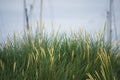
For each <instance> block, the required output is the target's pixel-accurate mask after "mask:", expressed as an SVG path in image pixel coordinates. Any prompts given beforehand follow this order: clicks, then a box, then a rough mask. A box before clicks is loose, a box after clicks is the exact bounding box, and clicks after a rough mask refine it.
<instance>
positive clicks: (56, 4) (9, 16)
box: [0, 0, 120, 41]
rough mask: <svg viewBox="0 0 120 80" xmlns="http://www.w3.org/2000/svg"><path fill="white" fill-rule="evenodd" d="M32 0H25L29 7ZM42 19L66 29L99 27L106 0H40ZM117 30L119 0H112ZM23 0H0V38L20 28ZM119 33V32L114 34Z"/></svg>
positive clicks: (36, 16)
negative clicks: (41, 3) (41, 1)
mask: <svg viewBox="0 0 120 80" xmlns="http://www.w3.org/2000/svg"><path fill="white" fill-rule="evenodd" d="M32 1H33V0H27V7H28V9H29V6H30V4H31V3H32ZM39 1H40V0H35V6H34V9H33V12H32V16H31V23H32V25H33V28H35V24H36V21H38V20H39V13H40V12H39V10H40V7H39V3H40V2H39ZM43 6H44V7H43V22H44V23H45V27H46V29H47V30H50V29H51V25H52V24H51V22H52V21H53V22H54V28H58V27H59V25H60V24H61V29H62V30H64V31H67V32H68V31H69V30H70V27H71V28H72V29H74V30H78V29H79V28H80V27H82V28H83V29H85V30H87V31H88V32H90V33H91V32H92V33H94V32H97V31H99V29H101V30H103V28H104V23H105V21H106V16H107V11H108V9H109V0H43ZM114 7H115V16H116V26H117V30H118V31H117V32H119V29H120V27H119V26H120V0H114ZM23 17H24V12H23V0H0V41H1V40H4V39H5V38H6V35H8V34H13V32H18V31H20V30H22V29H23V28H24V26H23V23H24V19H23ZM118 36H120V35H118Z"/></svg>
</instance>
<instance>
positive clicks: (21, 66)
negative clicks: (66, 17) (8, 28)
mask: <svg viewBox="0 0 120 80" xmlns="http://www.w3.org/2000/svg"><path fill="white" fill-rule="evenodd" d="M118 53H119V51H118V49H117V47H111V46H110V43H109V42H107V41H105V40H104V35H102V34H99V35H97V36H96V35H94V36H90V35H89V34H88V33H86V32H81V33H70V34H69V35H66V34H65V33H63V34H62V33H59V32H58V33H56V34H54V33H51V34H50V35H47V34H45V33H43V34H42V35H39V34H38V33H36V34H35V35H33V34H32V33H29V34H27V36H25V35H23V36H20V35H17V36H16V34H14V37H13V39H12V38H9V39H8V40H7V42H6V43H4V44H2V46H1V48H0V80H119V79H120V76H119V75H120V54H118Z"/></svg>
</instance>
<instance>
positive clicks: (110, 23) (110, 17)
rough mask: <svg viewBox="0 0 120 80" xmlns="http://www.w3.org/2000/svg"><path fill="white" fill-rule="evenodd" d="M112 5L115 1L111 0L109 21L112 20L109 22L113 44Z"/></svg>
mask: <svg viewBox="0 0 120 80" xmlns="http://www.w3.org/2000/svg"><path fill="white" fill-rule="evenodd" d="M112 3H113V0H110V5H109V7H110V13H109V19H110V21H109V27H110V38H109V40H110V42H112Z"/></svg>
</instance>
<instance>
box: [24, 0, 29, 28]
mask: <svg viewBox="0 0 120 80" xmlns="http://www.w3.org/2000/svg"><path fill="white" fill-rule="evenodd" d="M24 14H25V23H26V24H25V26H26V27H27V30H29V18H28V13H27V7H26V0H24Z"/></svg>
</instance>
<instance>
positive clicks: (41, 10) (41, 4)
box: [40, 0, 43, 33]
mask: <svg viewBox="0 0 120 80" xmlns="http://www.w3.org/2000/svg"><path fill="white" fill-rule="evenodd" d="M42 16H43V0H41V1H40V33H42Z"/></svg>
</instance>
